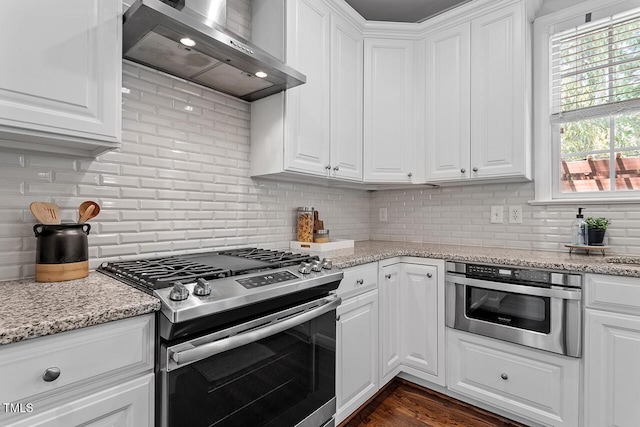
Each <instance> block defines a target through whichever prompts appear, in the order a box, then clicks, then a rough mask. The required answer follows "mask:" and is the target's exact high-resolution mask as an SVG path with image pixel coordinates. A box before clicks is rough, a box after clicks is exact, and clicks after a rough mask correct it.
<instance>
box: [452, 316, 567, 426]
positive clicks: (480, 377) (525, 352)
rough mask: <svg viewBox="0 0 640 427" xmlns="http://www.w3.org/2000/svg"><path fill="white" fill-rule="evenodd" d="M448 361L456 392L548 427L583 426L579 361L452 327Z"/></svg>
mask: <svg viewBox="0 0 640 427" xmlns="http://www.w3.org/2000/svg"><path fill="white" fill-rule="evenodd" d="M447 364H448V369H447V370H448V378H447V383H448V387H449V388H450V389H451V390H453V391H456V392H458V393H462V394H464V395H467V396H470V397H472V398H474V399H477V400H480V401H483V402H486V403H488V404H490V405H493V406H496V407H499V408H502V409H504V410H507V411H509V412H512V413H514V414H518V415H521V416H524V417H527V418H529V419H532V420H535V421H538V422H540V423H543V424H545V425H552V426H577V425H578V417H579V410H578V402H579V399H578V396H579V373H580V361H579V360H578V359H572V358H569V357H563V356H557V355H554V354H552V353H547V352H543V351H538V350H532V349H529V348H527V347H523V346H518V345H514V344H509V343H503V342H501V341H497V340H493V339H490V338H485V337H481V336H478V335H472V334H468V333H463V332H458V331H454V330H452V329H447Z"/></svg>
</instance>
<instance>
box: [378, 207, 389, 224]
mask: <svg viewBox="0 0 640 427" xmlns="http://www.w3.org/2000/svg"><path fill="white" fill-rule="evenodd" d="M378 221H380V222H386V221H387V208H380V209H378Z"/></svg>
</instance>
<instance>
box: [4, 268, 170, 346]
mask: <svg viewBox="0 0 640 427" xmlns="http://www.w3.org/2000/svg"><path fill="white" fill-rule="evenodd" d="M0 295H2V302H1V303H0V345H1V344H9V343H13V342H17V341H23V340H27V339H31V338H36V337H40V336H44V335H51V334H55V333H58V332H64V331H70V330H72V329H79V328H84V327H87V326H93V325H98V324H101V323H106V322H111V321H113V320H119V319H125V318H127V317H133V316H139V315H141V314H146V313H152V312H154V311H157V310H159V309H160V300H158V299H157V298H155V297H153V296H151V295H148V294H145V293H144V292H140V291H138V290H136V289H134V288H132V287H131V286H128V285H126V284H124V283H121V282H119V281H117V280H115V279H112V278H111V277H107V276H105V275H104V274H100V273H95V272H91V273H90V274H89V276H88V277H85V278H84V279H78V280H70V281H67V282H53V283H38V282H35V281H34V280H33V279H26V280H14V281H8V282H0Z"/></svg>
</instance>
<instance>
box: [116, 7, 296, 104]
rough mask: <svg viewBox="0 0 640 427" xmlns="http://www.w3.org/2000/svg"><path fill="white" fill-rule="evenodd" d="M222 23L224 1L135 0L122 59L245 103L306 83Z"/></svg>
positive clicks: (125, 30) (125, 31) (126, 25)
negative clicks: (233, 97)
mask: <svg viewBox="0 0 640 427" xmlns="http://www.w3.org/2000/svg"><path fill="white" fill-rule="evenodd" d="M224 25H226V0H175V1H173V0H162V1H161V0H136V2H135V3H134V4H132V5H131V7H130V8H129V9H128V10H127V12H126V13H125V14H124V19H123V30H122V31H123V43H122V44H123V49H122V52H123V57H124V58H125V59H129V60H131V61H134V62H137V63H140V64H143V65H146V66H149V67H151V68H155V69H157V70H161V71H164V72H166V73H169V74H172V75H174V76H177V77H180V78H183V79H185V80H189V81H192V82H195V83H198V84H201V85H203V86H207V87H210V88H212V89H215V90H218V91H220V92H224V93H227V94H229V95H232V96H235V97H237V98H240V99H243V100H245V101H249V102H251V101H255V100H256V99H260V98H264V97H266V96H269V95H273V94H274V93H278V92H282V91H283V90H285V89H289V88H292V87H295V86H298V85H301V84H303V83H305V82H306V77H305V76H304V74H301V73H299V72H298V71H296V70H294V69H293V68H291V67H289V66H288V65H286V64H284V63H283V62H282V61H280V60H279V59H277V58H275V57H274V56H272V55H270V54H269V53H267V52H265V51H264V50H262V49H260V48H259V47H256V46H253V45H252V44H250V43H249V42H247V41H245V40H243V39H242V38H240V37H238V36H236V35H233V34H232V33H230V32H229V31H227V30H225V28H224Z"/></svg>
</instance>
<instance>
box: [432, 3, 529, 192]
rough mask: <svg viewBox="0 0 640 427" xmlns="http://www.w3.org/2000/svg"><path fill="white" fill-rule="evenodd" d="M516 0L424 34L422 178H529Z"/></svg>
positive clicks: (524, 71)
mask: <svg viewBox="0 0 640 427" xmlns="http://www.w3.org/2000/svg"><path fill="white" fill-rule="evenodd" d="M528 31H529V22H528V20H527V16H526V13H525V4H524V3H522V2H519V3H516V4H513V5H510V6H507V7H503V8H501V9H498V10H495V11H493V12H489V13H486V14H484V15H481V16H478V17H475V18H474V19H472V20H470V21H469V22H466V23H463V24H459V25H458V26H456V27H451V28H447V27H445V28H444V29H442V30H439V31H437V32H434V33H431V34H429V35H428V36H427V75H426V79H427V93H426V97H427V111H426V113H427V118H426V119H427V126H426V131H427V139H426V145H427V147H426V153H427V158H426V169H427V170H426V180H427V182H439V181H450V182H451V181H457V180H475V179H496V178H526V179H529V178H531V135H530V132H531V130H530V117H529V116H530V108H529V106H528V105H527V103H528V102H530V97H529V96H528V94H529V93H530V86H531V79H530V72H529V70H528V67H529V66H530V61H529V59H528V58H530V56H531V47H530V46H529V39H528Z"/></svg>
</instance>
